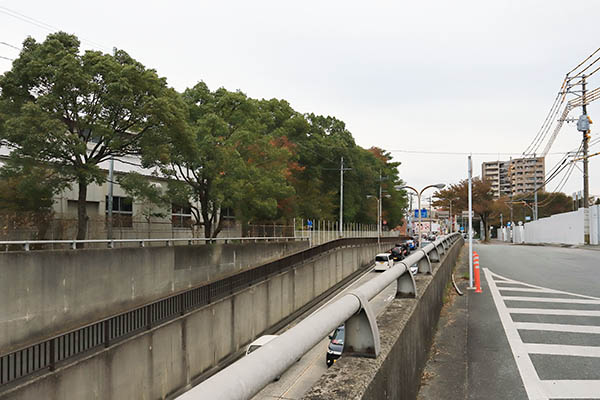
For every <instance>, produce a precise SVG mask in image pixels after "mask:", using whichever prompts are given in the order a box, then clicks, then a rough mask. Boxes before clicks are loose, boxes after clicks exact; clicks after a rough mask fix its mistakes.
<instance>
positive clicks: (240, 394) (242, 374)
mask: <svg viewBox="0 0 600 400" xmlns="http://www.w3.org/2000/svg"><path fill="white" fill-rule="evenodd" d="M459 237H460V234H459V233H453V234H450V235H447V236H444V237H442V238H440V239H438V240H436V241H434V242H433V243H430V244H428V245H427V246H425V247H424V248H422V249H419V250H417V251H415V252H414V253H413V254H412V255H410V256H408V257H407V258H405V259H404V260H402V261H401V262H400V263H399V265H395V266H394V267H392V268H390V269H389V270H387V271H385V272H384V273H383V274H381V275H379V276H378V277H376V278H374V279H372V280H370V281H369V282H367V283H365V284H363V285H361V286H360V287H359V288H357V289H354V290H352V291H351V292H350V293H348V294H346V295H344V296H343V297H341V298H340V299H338V300H336V301H335V302H332V303H330V304H328V305H326V306H325V307H323V308H322V309H320V310H319V311H317V312H315V313H313V314H311V315H310V316H309V317H307V318H305V319H304V320H303V321H301V322H300V323H298V324H297V325H295V326H294V327H293V328H291V329H289V330H288V331H286V332H285V333H283V334H282V335H280V336H278V337H277V338H276V339H274V340H272V341H270V342H269V343H267V344H266V345H264V346H262V347H260V348H259V349H257V350H255V351H253V352H252V353H250V354H249V355H247V356H245V357H242V358H241V359H240V360H239V361H237V362H235V363H233V364H232V365H230V366H229V367H227V368H225V369H223V370H222V371H220V372H219V373H217V374H215V375H213V376H212V377H210V378H209V379H207V380H205V381H204V382H202V383H201V384H199V385H198V386H196V387H194V388H193V389H191V390H189V391H188V392H186V393H184V394H183V395H181V396H180V397H178V399H180V400H195V399H211V400H244V399H249V398H251V397H252V396H254V395H255V394H256V393H258V392H259V391H260V390H261V389H262V388H263V387H265V386H266V385H268V384H269V383H270V382H272V381H273V380H274V379H276V378H277V377H278V376H281V374H282V373H283V372H284V371H286V370H287V369H288V368H289V367H290V366H292V365H293V364H294V363H295V362H296V361H297V360H298V359H300V358H301V357H302V356H303V355H304V354H305V353H306V352H308V351H309V350H310V349H312V348H313V347H314V346H315V345H317V344H318V343H319V342H320V341H321V340H322V339H323V338H324V337H326V336H327V335H328V334H329V333H331V332H332V331H333V330H334V329H335V328H337V327H338V326H340V325H341V324H343V323H347V322H348V321H349V320H350V319H351V318H355V317H356V316H357V313H359V312H362V310H365V309H367V310H366V311H367V312H366V314H367V315H368V314H369V310H368V308H369V305H368V300H371V299H372V298H373V297H375V296H376V295H377V294H379V293H380V292H381V291H382V290H384V289H385V288H386V287H388V286H389V285H390V284H391V283H392V282H394V281H395V280H398V279H400V278H401V277H402V276H403V275H406V274H408V276H409V277H410V279H411V280H412V279H413V278H412V275H411V273H410V271H409V268H408V267H409V266H411V265H414V264H416V263H418V262H419V261H421V260H422V259H424V258H427V256H428V254H429V253H432V252H435V253H437V254H436V257H439V254H440V253H445V252H446V249H447V248H449V247H450V246H451V245H452V244H453V243H454V242H455V241H456V240H458V238H459ZM438 260H439V258H438ZM413 284H414V280H413ZM361 299H362V300H361ZM364 299H366V300H367V301H366V303H365V301H364ZM364 325H365V324H363V326H364ZM366 325H367V326H368V324H366ZM354 326H355V327H356V325H354ZM371 327H372V326H371ZM375 330H377V327H376V325H375ZM349 333H350V332H348V328H347V329H346V340H345V342H346V343H345V346H344V352H345V351H346V349H347V348H348V347H351V346H349V345H348V335H349ZM374 333H376V334H377V338H374V339H375V342H376V343H377V346H378V344H379V338H378V332H374ZM358 335H363V334H362V333H358ZM362 339H364V336H363V337H362ZM375 355H376V354H375Z"/></svg>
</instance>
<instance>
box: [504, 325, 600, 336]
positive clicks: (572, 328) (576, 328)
mask: <svg viewBox="0 0 600 400" xmlns="http://www.w3.org/2000/svg"><path fill="white" fill-rule="evenodd" d="M514 324H515V326H516V327H517V329H518V330H532V331H552V332H570V333H596V334H600V326H588V325H565V324H544V323H536V322H515V323H514Z"/></svg>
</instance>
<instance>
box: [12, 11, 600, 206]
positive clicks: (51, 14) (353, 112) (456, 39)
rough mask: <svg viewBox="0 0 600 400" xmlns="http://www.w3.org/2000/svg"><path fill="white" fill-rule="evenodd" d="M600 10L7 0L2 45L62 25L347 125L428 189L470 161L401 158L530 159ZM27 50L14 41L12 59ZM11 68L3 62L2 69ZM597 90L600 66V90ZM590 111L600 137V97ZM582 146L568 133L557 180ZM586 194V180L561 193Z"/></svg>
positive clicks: (183, 80)
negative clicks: (567, 156)
mask: <svg viewBox="0 0 600 400" xmlns="http://www.w3.org/2000/svg"><path fill="white" fill-rule="evenodd" d="M11 11H16V12H18V13H20V14H22V16H21V17H19V18H15V17H14V16H11V15H8V14H10V13H11ZM13 15H14V14H13ZM599 15H600V1H592V0H583V1H582V0H572V1H569V2H565V1H550V0H544V1H531V0H517V1H508V0H501V1H484V0H478V1H475V0H454V1H447V0H445V1H432V0H430V1H427V2H424V1H419V2H418V1H370V2H356V1H348V0H346V1H325V0H321V1H313V0H303V1H296V2H291V1H282V0H279V1H275V0H273V1H267V0H254V1H251V2H250V1H226V0H221V1H218V2H216V1H195V2H178V1H170V2H165V1H143V2H142V1H127V2H126V1H118V2H117V1H113V0H105V1H103V2H87V1H81V0H78V1H75V0H71V1H66V0H54V1H44V2H43V1H29V0H18V1H16V0H6V1H2V0H0V26H1V27H2V28H1V29H0V41H1V42H5V43H8V44H10V45H14V46H20V44H21V43H22V42H23V40H24V39H25V38H26V37H27V36H33V37H34V38H36V39H38V40H40V41H41V40H43V39H44V38H45V36H46V35H47V34H48V33H49V31H54V30H57V29H60V30H64V31H66V32H69V33H74V34H76V35H77V36H78V37H79V38H80V39H81V40H82V41H83V46H84V48H95V49H100V50H104V51H111V49H112V47H113V46H115V47H117V48H120V49H124V50H126V51H127V52H128V53H129V54H131V55H132V56H133V57H134V58H136V59H137V60H139V61H141V62H142V63H143V64H145V65H146V66H147V67H151V68H154V69H156V70H157V71H158V73H159V74H160V75H161V76H165V77H166V78H167V79H168V82H169V84H170V85H171V86H173V87H175V88H176V89H177V90H180V91H181V90H183V89H185V88H186V87H190V86H193V85H194V84H195V83H196V82H198V81H200V80H204V81H205V82H206V83H207V84H208V85H209V86H210V87H211V88H212V89H216V88H217V87H220V86H223V87H225V88H227V89H230V90H235V89H240V90H242V91H243V92H245V93H246V94H248V95H249V96H251V97H255V98H273V97H276V98H283V99H286V100H288V101H289V102H290V103H291V105H292V107H294V108H295V109H296V110H298V111H300V112H314V113H317V114H323V115H332V116H335V117H337V118H339V119H341V120H343V121H345V122H346V124H347V127H348V129H349V130H350V131H351V132H352V134H353V136H354V138H355V139H356V142H357V143H358V144H359V145H360V146H362V147H365V148H368V147H371V146H379V147H382V148H384V149H387V150H389V151H391V152H392V154H393V155H394V158H395V160H396V161H400V162H402V165H401V167H400V175H401V177H402V178H403V179H404V180H405V181H406V182H407V183H408V184H412V185H414V186H416V187H418V188H420V187H423V186H424V185H427V184H431V183H438V182H443V183H455V182H457V181H459V180H460V179H463V178H465V177H466V171H467V157H466V155H429V154H412V153H410V154H409V153H403V152H400V151H398V150H403V151H442V152H473V153H482V152H485V153H514V154H515V156H516V155H517V154H519V153H521V152H523V151H524V150H525V148H526V147H527V146H528V145H529V143H530V142H531V141H532V140H533V138H534V136H535V135H536V133H537V131H538V129H539V128H540V126H541V124H542V122H543V120H544V118H545V117H546V114H547V112H548V111H549V109H550V106H551V105H552V102H553V100H554V98H555V96H556V94H557V92H558V90H559V88H560V85H561V83H562V80H563V78H564V76H565V74H566V73H567V72H568V71H569V70H571V69H572V68H573V67H575V66H576V65H577V64H578V63H579V62H580V61H582V60H583V59H584V58H586V57H587V56H588V55H589V54H591V53H592V52H593V51H595V50H596V49H597V48H598V47H599V46H600V41H599V40H598V37H599V36H598V33H599V30H598V24H597V23H596V21H597V20H598V16H599ZM24 16H26V17H30V18H33V19H35V20H36V21H37V22H35V23H33V24H32V23H30V22H29V23H28V22H25V21H24V19H27V18H25V17H24ZM43 26H50V29H46V28H44V27H43ZM54 28H56V29H54ZM17 55H18V51H17V50H14V49H12V48H11V47H8V46H6V45H0V56H3V57H8V58H15V57H17ZM599 65H600V63H599ZM9 68H10V61H7V60H4V59H0V72H3V71H6V70H7V69H9ZM598 86H600V71H599V72H598V73H597V74H596V75H595V76H593V77H592V78H590V85H589V88H590V89H593V88H596V87H598ZM580 113H581V111H580V110H574V111H572V113H571V116H574V117H577V116H579V114H580ZM588 113H589V114H590V115H591V117H592V119H597V120H598V121H599V122H598V123H597V124H596V126H594V125H593V128H594V127H595V129H592V138H596V137H600V135H599V134H598V133H594V131H596V132H600V101H598V102H597V103H592V104H591V105H590V106H589V107H588ZM580 141H581V134H580V133H578V132H577V131H576V128H575V127H574V124H569V125H565V126H564V127H563V129H562V130H561V132H560V134H559V136H558V138H557V140H556V142H555V144H554V146H553V147H552V149H551V155H549V156H548V157H547V160H546V169H547V170H549V169H550V168H551V167H552V166H554V164H555V163H556V162H557V161H558V160H559V159H560V158H561V155H559V154H553V153H564V152H566V151H569V150H573V149H576V148H577V147H578V146H579V144H580ZM544 145H545V143H544ZM543 147H544V146H542V148H543ZM590 151H591V152H597V151H600V144H598V145H596V146H593V147H591V149H590ZM508 158H509V155H504V154H498V155H474V156H473V160H474V171H475V174H476V175H479V174H480V173H481V162H482V161H489V160H495V159H508ZM558 181H559V179H555V180H554V181H552V182H551V183H550V184H549V185H548V187H547V190H549V191H553V190H555V188H556V186H557V184H558V183H559V182H558ZM581 189H582V173H581V172H580V171H579V170H577V169H575V170H574V172H573V174H572V176H571V178H570V179H569V181H568V182H567V184H566V186H565V187H564V189H563V191H564V192H566V193H568V194H572V193H573V192H574V191H576V190H581ZM590 192H591V194H595V195H600V156H598V157H596V158H591V159H590Z"/></svg>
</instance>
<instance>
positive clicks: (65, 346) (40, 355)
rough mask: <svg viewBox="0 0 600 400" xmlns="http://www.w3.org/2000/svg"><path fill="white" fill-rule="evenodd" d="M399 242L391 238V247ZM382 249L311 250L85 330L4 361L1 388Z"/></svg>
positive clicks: (349, 241) (351, 241)
mask: <svg viewBox="0 0 600 400" xmlns="http://www.w3.org/2000/svg"><path fill="white" fill-rule="evenodd" d="M393 240H397V238H391V240H389V242H390V243H392V242H393ZM373 243H377V238H346V239H338V240H335V241H331V242H327V243H325V244H322V245H319V246H315V247H311V248H309V249H306V250H303V251H300V252H298V253H295V254H291V255H289V256H286V257H283V258H281V259H278V260H275V261H272V262H270V263H267V264H263V265H261V266H259V267H256V268H253V269H250V270H247V271H243V272H241V273H239V274H237V275H233V276H230V277H227V278H224V279H221V280H218V281H215V282H212V283H209V284H205V285H202V286H199V287H196V288H192V289H188V290H185V291H183V292H180V293H177V294H174V295H171V296H168V297H165V298H163V299H160V300H157V301H154V302H152V303H149V304H146V305H144V306H141V307H138V308H135V309H132V310H129V311H126V312H123V313H120V314H117V315H114V316H111V317H108V318H105V319H103V320H100V321H97V322H94V323H91V324H88V325H84V326H82V327H80V328H78V329H75V330H72V331H69V332H66V333H63V334H61V335H58V336H55V337H53V338H50V339H47V340H43V341H40V342H38V343H35V344H33V345H30V346H27V347H24V348H21V349H19V350H16V351H12V352H10V353H8V354H2V355H0V387H1V386H3V385H7V384H10V383H12V382H15V381H19V380H21V379H23V378H26V377H28V376H33V375H36V374H39V373H43V372H45V371H47V370H50V371H52V370H54V369H55V368H56V366H57V365H60V364H62V363H64V362H67V361H70V360H74V359H76V358H78V357H81V356H84V355H86V354H89V353H91V352H93V351H97V350H99V349H102V348H105V347H109V346H110V345H112V344H114V343H117V342H120V341H122V340H124V339H126V338H128V337H131V336H133V335H135V334H138V333H140V332H143V331H146V330H150V329H152V328H153V327H155V326H157V325H159V324H162V323H165V322H167V321H169V320H172V319H175V318H177V317H179V316H181V315H184V314H186V313H189V312H191V311H193V310H195V309H197V308H199V307H202V306H205V305H208V304H210V303H213V302H215V301H217V300H220V299H222V298H224V297H227V296H229V295H231V294H233V293H235V292H237V291H239V290H241V289H244V288H246V287H249V286H252V285H254V284H256V283H259V282H261V281H264V280H265V279H267V278H269V277H270V276H272V275H275V274H278V273H281V272H284V271H286V270H288V269H291V268H292V267H293V266H294V265H297V264H299V263H302V262H304V261H307V260H309V259H311V258H313V257H315V256H317V255H319V254H321V253H324V252H327V251H329V250H332V249H335V248H338V247H344V246H356V245H364V244H373Z"/></svg>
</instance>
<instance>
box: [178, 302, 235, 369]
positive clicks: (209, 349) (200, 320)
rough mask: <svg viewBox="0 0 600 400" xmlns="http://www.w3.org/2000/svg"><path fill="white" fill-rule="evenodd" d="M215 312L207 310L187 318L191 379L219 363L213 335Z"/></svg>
mask: <svg viewBox="0 0 600 400" xmlns="http://www.w3.org/2000/svg"><path fill="white" fill-rule="evenodd" d="M215 307H217V305H215ZM213 311H214V308H205V309H202V310H199V311H198V312H195V313H192V314H190V316H189V317H188V318H186V323H185V340H186V341H185V344H186V351H187V359H188V364H189V375H190V376H191V377H194V376H196V375H199V374H200V373H201V372H204V371H205V370H207V369H208V368H209V367H210V366H211V365H214V364H215V363H216V361H217V360H216V359H217V357H216V356H215V353H216V351H217V345H216V343H215V342H214V338H213V334H212V331H213V323H212V322H213V321H212V320H213ZM230 342H231V341H230ZM207 343H208V345H207Z"/></svg>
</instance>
